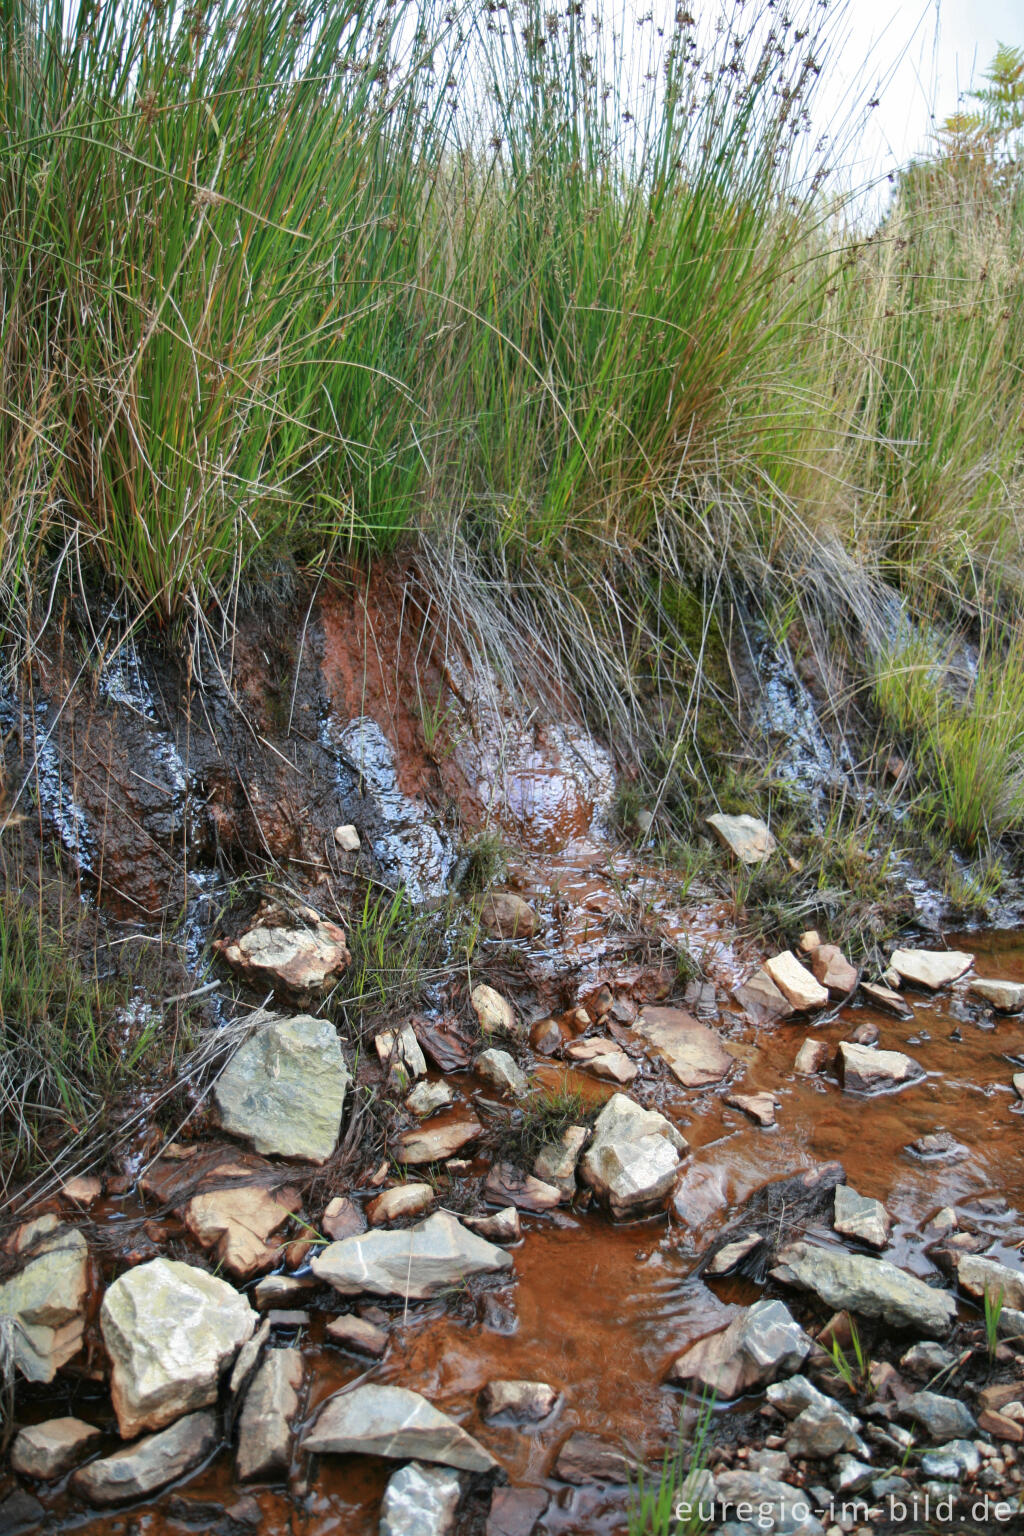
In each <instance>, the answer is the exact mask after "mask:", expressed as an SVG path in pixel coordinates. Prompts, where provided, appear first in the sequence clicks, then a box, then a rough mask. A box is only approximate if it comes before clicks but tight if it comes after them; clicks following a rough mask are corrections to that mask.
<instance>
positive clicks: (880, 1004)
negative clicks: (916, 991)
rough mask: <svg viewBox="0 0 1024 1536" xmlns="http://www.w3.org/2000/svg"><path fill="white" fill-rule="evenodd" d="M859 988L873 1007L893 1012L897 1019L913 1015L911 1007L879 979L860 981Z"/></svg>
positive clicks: (908, 1017) (884, 1011)
mask: <svg viewBox="0 0 1024 1536" xmlns="http://www.w3.org/2000/svg"><path fill="white" fill-rule="evenodd" d="M860 990H861V992H862V993H863V995H864V996H865V997H866V998H867V1000H868V1002H869V1003H871V1004H872V1005H873V1006H874V1007H875V1008H881V1010H882V1012H883V1013H891V1014H894V1015H895V1017H896V1018H897V1019H912V1018H913V1017H914V1010H913V1008H911V1007H910V1005H909V1003H907V1002H906V1001H905V1000H904V999H903V998H902V997H900V994H899V993H898V992H894V991H893V989H892V987H885V986H883V985H882V983H881V982H879V981H862V982H861V984H860Z"/></svg>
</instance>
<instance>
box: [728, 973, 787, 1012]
mask: <svg viewBox="0 0 1024 1536" xmlns="http://www.w3.org/2000/svg"><path fill="white" fill-rule="evenodd" d="M733 997H734V998H735V999H736V1001H737V1002H738V1003H739V1005H740V1007H741V1008H743V1009H745V1011H746V1013H747V1014H748V1015H749V1017H750V1018H751V1019H752V1021H753V1022H754V1023H755V1024H772V1023H774V1021H775V1020H776V1019H788V1018H791V1017H792V1016H793V1014H794V1013H795V1012H796V1009H795V1008H794V1007H793V1004H792V1003H791V1002H790V1001H789V1000H788V998H787V997H786V996H785V995H784V994H783V993H782V992H780V991H779V988H778V987H777V986H776V985H775V983H774V981H772V978H771V977H770V976H769V974H768V972H767V971H766V970H765V969H764V967H763V966H762V967H761V969H760V970H759V971H755V972H754V974H753V976H751V977H749V979H748V980H747V981H745V982H744V983H743V985H742V986H740V987H737V988H736V990H735V991H734V993H733Z"/></svg>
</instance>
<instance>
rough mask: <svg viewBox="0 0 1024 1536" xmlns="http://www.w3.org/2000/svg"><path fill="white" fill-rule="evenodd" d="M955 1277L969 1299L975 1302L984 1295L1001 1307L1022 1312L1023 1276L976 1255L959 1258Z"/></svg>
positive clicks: (996, 1260)
mask: <svg viewBox="0 0 1024 1536" xmlns="http://www.w3.org/2000/svg"><path fill="white" fill-rule="evenodd" d="M956 1277H957V1280H958V1281H959V1282H960V1284H961V1285H962V1286H963V1288H964V1290H965V1291H966V1292H967V1294H968V1295H969V1296H975V1297H977V1299H978V1300H979V1301H981V1300H983V1298H984V1297H985V1296H986V1295H988V1296H990V1297H991V1298H992V1301H993V1302H995V1301H998V1302H999V1303H1000V1304H1001V1305H1002V1306H1004V1307H1013V1308H1014V1309H1015V1310H1016V1311H1024V1273H1022V1272H1021V1271H1020V1270H1019V1269H1011V1268H1010V1266H1009V1265H1008V1264H1001V1263H1000V1262H999V1261H998V1259H986V1258H983V1257H982V1256H981V1255H979V1254H976V1253H965V1254H963V1255H962V1256H961V1258H960V1260H959V1262H958V1264H957V1267H956Z"/></svg>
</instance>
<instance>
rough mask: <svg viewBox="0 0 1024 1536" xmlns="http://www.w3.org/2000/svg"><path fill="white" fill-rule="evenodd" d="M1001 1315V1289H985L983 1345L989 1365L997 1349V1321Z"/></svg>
mask: <svg viewBox="0 0 1024 1536" xmlns="http://www.w3.org/2000/svg"><path fill="white" fill-rule="evenodd" d="M1002 1315H1003V1287H1002V1286H1000V1287H999V1289H998V1290H996V1289H995V1287H994V1286H986V1287H985V1343H986V1346H987V1348H988V1358H989V1363H990V1364H991V1363H992V1362H993V1361H994V1360H995V1358H996V1350H997V1349H998V1348H999V1320H1000V1318H1001V1317H1002Z"/></svg>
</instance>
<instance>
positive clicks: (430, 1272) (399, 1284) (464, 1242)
mask: <svg viewBox="0 0 1024 1536" xmlns="http://www.w3.org/2000/svg"><path fill="white" fill-rule="evenodd" d="M511 1268H512V1258H511V1256H510V1255H509V1254H507V1253H506V1252H505V1251H504V1249H502V1248H498V1247H496V1246H495V1245H494V1244H493V1243H488V1242H485V1241H484V1239H483V1238H482V1237H477V1236H476V1235H475V1234H474V1233H472V1232H468V1231H467V1230H466V1228H465V1227H464V1226H463V1225H462V1223H461V1222H460V1221H458V1220H456V1218H455V1217H454V1216H451V1215H449V1214H448V1212H447V1211H438V1212H436V1213H435V1214H434V1215H433V1216H428V1217H427V1219H426V1221H421V1222H419V1223H418V1225H416V1226H415V1227H405V1228H403V1229H402V1230H400V1231H385V1230H380V1229H378V1230H377V1231H374V1232H365V1233H361V1234H360V1235H359V1236H357V1237H346V1238H344V1239H343V1240H342V1241H341V1242H340V1243H329V1244H328V1245H327V1247H326V1248H325V1249H324V1250H323V1251H322V1252H321V1253H319V1254H317V1255H316V1257H315V1258H314V1259H313V1261H312V1269H313V1273H314V1274H315V1275H316V1276H317V1278H318V1279H319V1280H325V1281H326V1282H327V1284H328V1285H333V1287H334V1289H335V1290H336V1291H340V1293H341V1294H342V1295H343V1296H358V1295H359V1294H360V1293H362V1292H369V1293H370V1294H371V1295H374V1296H403V1297H405V1296H407V1297H409V1298H410V1299H411V1300H415V1301H421V1300H424V1299H425V1298H426V1297H428V1296H436V1295H437V1294H438V1292H439V1291H444V1290H447V1289H448V1287H449V1286H452V1285H458V1284H459V1283H460V1282H461V1281H463V1280H466V1279H468V1278H469V1277H470V1276H472V1275H494V1274H498V1273H500V1272H501V1271H502V1270H506V1269H511Z"/></svg>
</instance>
